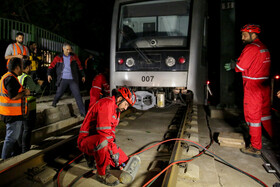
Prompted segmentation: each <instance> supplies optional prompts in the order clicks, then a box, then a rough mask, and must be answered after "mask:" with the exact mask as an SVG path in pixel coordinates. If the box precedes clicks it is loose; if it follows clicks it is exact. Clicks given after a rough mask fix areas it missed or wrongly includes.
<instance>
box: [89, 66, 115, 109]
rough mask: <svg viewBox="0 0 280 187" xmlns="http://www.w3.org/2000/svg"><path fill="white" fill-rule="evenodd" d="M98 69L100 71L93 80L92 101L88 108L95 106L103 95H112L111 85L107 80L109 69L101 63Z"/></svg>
mask: <svg viewBox="0 0 280 187" xmlns="http://www.w3.org/2000/svg"><path fill="white" fill-rule="evenodd" d="M98 69H99V72H100V73H99V74H98V75H96V76H95V77H94V79H93V81H92V87H91V89H90V102H89V107H88V108H90V107H91V106H93V105H94V104H95V103H96V101H98V100H99V99H100V98H101V97H106V96H108V95H110V86H109V84H108V82H107V80H108V75H109V69H108V68H107V67H104V66H102V65H99V66H98ZM103 94H105V95H103Z"/></svg>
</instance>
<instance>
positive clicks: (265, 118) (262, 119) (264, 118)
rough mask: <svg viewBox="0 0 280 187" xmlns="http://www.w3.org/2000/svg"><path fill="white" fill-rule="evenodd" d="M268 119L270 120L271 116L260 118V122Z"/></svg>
mask: <svg viewBox="0 0 280 187" xmlns="http://www.w3.org/2000/svg"><path fill="white" fill-rule="evenodd" d="M270 119H271V116H265V117H262V118H261V121H265V120H270Z"/></svg>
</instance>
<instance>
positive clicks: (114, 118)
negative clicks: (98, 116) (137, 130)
mask: <svg viewBox="0 0 280 187" xmlns="http://www.w3.org/2000/svg"><path fill="white" fill-rule="evenodd" d="M112 118H114V119H116V120H120V118H117V117H116V116H114V115H113V116H112Z"/></svg>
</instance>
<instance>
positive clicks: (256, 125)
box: [247, 122, 261, 127]
mask: <svg viewBox="0 0 280 187" xmlns="http://www.w3.org/2000/svg"><path fill="white" fill-rule="evenodd" d="M247 124H248V125H249V126H251V127H261V123H251V122H247Z"/></svg>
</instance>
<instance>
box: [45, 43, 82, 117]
mask: <svg viewBox="0 0 280 187" xmlns="http://www.w3.org/2000/svg"><path fill="white" fill-rule="evenodd" d="M71 51H72V48H71V45H70V44H67V43H64V44H63V53H62V54H60V55H57V56H56V57H55V58H54V59H53V61H52V63H51V64H50V66H49V69H48V82H49V83H50V82H51V80H52V76H51V75H52V74H53V73H54V71H55V70H56V75H57V81H56V86H57V90H56V94H55V97H54V100H53V103H52V106H54V107H56V104H57V103H58V101H59V99H60V98H61V97H62V95H63V94H64V92H65V90H66V88H67V87H68V86H69V88H70V90H71V92H72V94H73V95H74V97H75V100H76V103H77V105H78V108H79V111H80V113H81V115H82V116H85V114H86V112H85V106H84V104H83V100H82V97H81V94H80V89H79V73H80V74H81V75H82V81H83V83H84V82H85V74H84V71H83V68H82V65H81V62H80V60H79V58H78V57H77V55H74V54H72V53H70V52H71Z"/></svg>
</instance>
